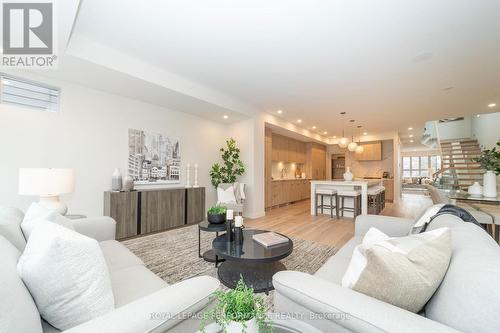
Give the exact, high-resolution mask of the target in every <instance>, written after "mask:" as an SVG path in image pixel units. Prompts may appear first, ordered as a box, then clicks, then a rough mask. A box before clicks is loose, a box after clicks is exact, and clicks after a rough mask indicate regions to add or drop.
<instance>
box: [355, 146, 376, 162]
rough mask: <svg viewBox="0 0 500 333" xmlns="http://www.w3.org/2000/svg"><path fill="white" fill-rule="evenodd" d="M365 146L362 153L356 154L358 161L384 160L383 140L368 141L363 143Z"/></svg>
mask: <svg viewBox="0 0 500 333" xmlns="http://www.w3.org/2000/svg"><path fill="white" fill-rule="evenodd" d="M361 145H362V146H363V148H364V150H363V152H362V153H361V154H355V157H356V159H357V160H358V161H381V160H382V142H380V141H376V142H367V143H362V144H361Z"/></svg>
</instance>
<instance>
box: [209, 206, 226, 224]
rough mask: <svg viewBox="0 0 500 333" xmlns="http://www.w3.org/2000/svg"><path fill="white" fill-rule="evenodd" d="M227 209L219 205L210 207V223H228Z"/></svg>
mask: <svg viewBox="0 0 500 333" xmlns="http://www.w3.org/2000/svg"><path fill="white" fill-rule="evenodd" d="M226 210H227V209H226V207H224V206H221V205H219V204H217V205H215V206H212V207H210V209H209V210H208V212H207V220H208V223H216V224H219V223H224V222H226Z"/></svg>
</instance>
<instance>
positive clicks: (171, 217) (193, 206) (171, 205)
mask: <svg viewBox="0 0 500 333" xmlns="http://www.w3.org/2000/svg"><path fill="white" fill-rule="evenodd" d="M104 215H106V216H110V217H112V218H113V219H114V220H115V221H116V238H117V239H122V238H127V237H132V236H136V235H142V234H147V233H152V232H158V231H163V230H167V229H171V228H175V227H179V226H182V225H186V224H192V223H199V222H201V221H203V220H204V218H205V188H204V187H198V188H163V189H145V190H136V191H131V192H113V191H106V192H104Z"/></svg>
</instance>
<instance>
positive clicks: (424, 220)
mask: <svg viewBox="0 0 500 333" xmlns="http://www.w3.org/2000/svg"><path fill="white" fill-rule="evenodd" d="M444 205H445V204H436V205H433V206H431V207H429V208H427V209H426V210H425V211H424V212H423V213H422V214H420V216H419V217H418V218H417V220H416V222H415V224H414V225H413V227H412V228H411V230H410V235H412V234H419V233H420V232H421V231H422V230H423V229H424V227H425V225H426V224H428V223H429V222H430V221H431V218H432V217H433V216H434V215H436V214H437V213H438V212H439V211H440V210H441V208H443V206H444Z"/></svg>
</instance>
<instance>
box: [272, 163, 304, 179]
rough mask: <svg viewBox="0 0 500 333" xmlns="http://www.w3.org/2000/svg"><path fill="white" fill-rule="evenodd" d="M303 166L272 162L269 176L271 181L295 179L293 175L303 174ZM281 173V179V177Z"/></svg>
mask: <svg viewBox="0 0 500 333" xmlns="http://www.w3.org/2000/svg"><path fill="white" fill-rule="evenodd" d="M305 171H306V170H305V165H304V164H298V163H283V162H272V164H271V175H272V177H273V179H282V178H284V179H292V178H295V173H296V172H297V173H298V174H301V173H302V172H305ZM282 173H283V177H282V176H281V175H282Z"/></svg>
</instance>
